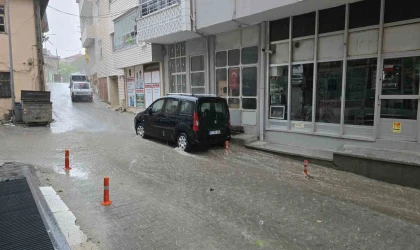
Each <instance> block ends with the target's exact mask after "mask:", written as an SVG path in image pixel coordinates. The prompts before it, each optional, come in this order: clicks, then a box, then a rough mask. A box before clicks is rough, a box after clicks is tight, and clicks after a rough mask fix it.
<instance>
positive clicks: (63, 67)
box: [60, 62, 77, 82]
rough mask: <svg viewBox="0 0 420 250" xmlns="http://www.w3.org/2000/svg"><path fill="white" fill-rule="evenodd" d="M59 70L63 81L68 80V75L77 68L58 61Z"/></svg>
mask: <svg viewBox="0 0 420 250" xmlns="http://www.w3.org/2000/svg"><path fill="white" fill-rule="evenodd" d="M60 72H61V76H62V77H63V81H64V82H69V81H70V75H71V74H73V73H76V72H77V70H76V69H75V68H74V67H73V65H71V64H68V63H62V62H60Z"/></svg>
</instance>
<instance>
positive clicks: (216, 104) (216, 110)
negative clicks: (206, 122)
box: [199, 100, 228, 116]
mask: <svg viewBox="0 0 420 250" xmlns="http://www.w3.org/2000/svg"><path fill="white" fill-rule="evenodd" d="M199 110H200V112H201V114H204V116H206V114H220V115H223V116H227V114H228V111H227V106H226V103H225V102H224V101H223V100H205V101H203V102H202V103H201V106H200V109H199Z"/></svg>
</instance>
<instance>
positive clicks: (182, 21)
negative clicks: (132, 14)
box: [137, 0, 200, 44]
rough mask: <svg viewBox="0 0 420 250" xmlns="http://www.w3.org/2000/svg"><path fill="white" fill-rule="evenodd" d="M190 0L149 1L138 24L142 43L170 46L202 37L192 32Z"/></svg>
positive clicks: (143, 3) (141, 9) (142, 5)
mask: <svg viewBox="0 0 420 250" xmlns="http://www.w3.org/2000/svg"><path fill="white" fill-rule="evenodd" d="M190 2H191V1H190V0H148V1H145V0H143V2H142V3H141V4H140V7H139V8H140V10H139V11H140V12H141V18H140V19H139V21H138V22H137V31H138V32H137V33H138V40H139V41H141V42H149V43H158V44H170V43H175V42H179V41H185V40H188V39H192V38H197V37H200V36H199V35H198V34H197V33H195V32H194V31H193V30H192V25H191V7H190V6H191V5H190V4H191V3H190Z"/></svg>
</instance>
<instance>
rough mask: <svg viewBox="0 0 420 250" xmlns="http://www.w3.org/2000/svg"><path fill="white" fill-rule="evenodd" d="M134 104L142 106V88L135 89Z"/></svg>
mask: <svg viewBox="0 0 420 250" xmlns="http://www.w3.org/2000/svg"><path fill="white" fill-rule="evenodd" d="M136 104H137V107H138V108H144V89H136Z"/></svg>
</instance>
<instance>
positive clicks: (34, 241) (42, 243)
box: [0, 179, 54, 249]
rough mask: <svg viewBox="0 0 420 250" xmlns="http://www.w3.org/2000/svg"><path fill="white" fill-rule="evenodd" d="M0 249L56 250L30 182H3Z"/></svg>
mask: <svg viewBox="0 0 420 250" xmlns="http://www.w3.org/2000/svg"><path fill="white" fill-rule="evenodd" d="M0 249H54V248H53V245H52V243H51V240H50V238H49V236H48V233H47V231H46V229H45V226H44V223H43V221H42V218H41V215H40V214H39V211H38V208H37V206H36V203H35V200H34V198H33V197H32V193H31V190H30V189H29V185H28V183H27V182H26V179H17V180H12V181H4V182H0Z"/></svg>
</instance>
